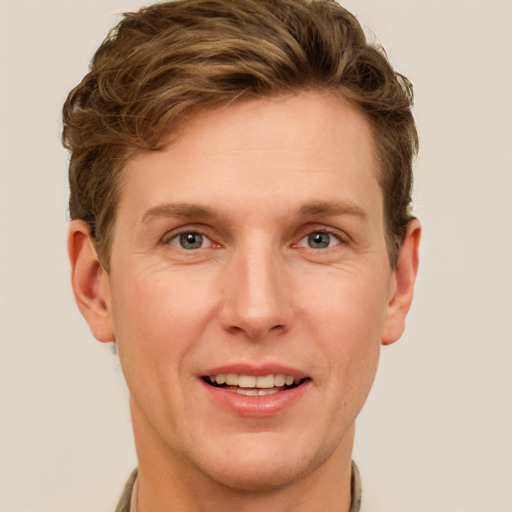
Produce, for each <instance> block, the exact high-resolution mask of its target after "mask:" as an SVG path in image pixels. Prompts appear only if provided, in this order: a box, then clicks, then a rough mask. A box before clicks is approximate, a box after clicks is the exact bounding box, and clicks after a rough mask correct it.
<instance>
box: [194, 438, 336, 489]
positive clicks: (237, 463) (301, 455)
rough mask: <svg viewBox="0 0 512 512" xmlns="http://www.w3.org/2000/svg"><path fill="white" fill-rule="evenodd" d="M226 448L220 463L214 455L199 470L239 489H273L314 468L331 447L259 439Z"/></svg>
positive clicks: (326, 456) (327, 455) (285, 485)
mask: <svg viewBox="0 0 512 512" xmlns="http://www.w3.org/2000/svg"><path fill="white" fill-rule="evenodd" d="M226 452H227V453H226ZM226 452H224V454H223V455H222V457H221V459H220V460H222V462H221V463H218V461H219V458H218V457H215V456H213V457H212V458H211V459H210V461H208V462H210V463H209V464H208V463H207V464H204V465H203V467H202V470H203V472H204V473H205V474H206V475H207V476H208V477H209V478H211V479H212V480H214V481H217V482H218V483H220V484H222V485H224V486H226V487H228V488H230V489H237V490H239V491H241V492H272V491H277V490H279V489H282V488H284V487H287V486H289V485H292V484H294V483H296V482H298V481H300V480H301V479H302V478H304V477H306V476H307V475H308V474H310V473H312V472H313V471H315V469H317V468H318V467H319V466H321V465H322V463H323V462H325V460H326V459H328V458H329V456H330V454H331V453H332V450H325V452H326V453H323V452H322V451H321V450H318V451H315V450H314V449H313V447H312V446H311V445H308V446H303V447H302V450H301V449H300V446H297V445H296V444H295V446H290V445H288V444H287V443H286V442H283V440H281V442H279V443H264V442H262V440H261V439H259V440H254V441H253V442H251V443H250V446H248V445H246V446H245V447H243V445H242V446H239V445H236V444H235V445H234V446H233V448H232V449H231V450H229V451H226ZM319 452H320V453H319ZM212 455H213V454H212ZM203 462H205V461H204V459H203Z"/></svg>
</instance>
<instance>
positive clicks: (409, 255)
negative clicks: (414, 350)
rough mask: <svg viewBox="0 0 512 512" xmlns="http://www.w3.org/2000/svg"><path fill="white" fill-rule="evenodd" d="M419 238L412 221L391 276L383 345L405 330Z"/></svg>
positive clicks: (415, 271)
mask: <svg viewBox="0 0 512 512" xmlns="http://www.w3.org/2000/svg"><path fill="white" fill-rule="evenodd" d="M420 238H421V224H420V223H419V221H418V220H417V219H413V220H411V221H410V222H409V224H408V225H407V231H406V234H405V239H404V241H403V244H402V247H401V248H400V254H399V256H398V263H397V265H396V268H395V270H394V271H393V273H392V275H391V282H390V297H389V302H388V306H387V311H386V316H385V319H384V329H383V333H382V344H383V345H390V344H391V343H394V342H395V341H397V340H398V339H399V338H400V336H402V334H403V332H404V330H405V318H406V317H407V313H408V312H409V308H410V307H411V303H412V297H413V293H414V283H415V281H416V274H417V273H418V258H419V246H420Z"/></svg>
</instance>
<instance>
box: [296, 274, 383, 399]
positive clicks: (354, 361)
mask: <svg viewBox="0 0 512 512" xmlns="http://www.w3.org/2000/svg"><path fill="white" fill-rule="evenodd" d="M318 284H319V280H318V279H317V280H316V285H317V286H316V287H309V289H310V290H311V289H316V290H317V292H316V293H314V294H313V293H309V294H306V295H307V297H308V299H307V301H306V300H305V304H306V307H305V309H304V318H305V321H304V323H303V325H304V328H305V329H307V330H309V333H308V334H309V336H310V338H311V339H313V340H315V343H316V351H317V352H318V353H320V354H324V355H325V356H326V361H327V364H328V365H329V370H328V372H326V374H325V375H329V378H330V384H329V385H332V387H333V389H332V391H333V393H335V394H338V393H339V390H341V392H342V394H343V395H344V396H351V397H352V396H354V395H355V396H356V397H359V398H357V400H358V401H360V400H361V398H362V400H363V401H364V398H365V397H366V393H367V392H368V390H369V388H370V386H371V383H372V381H373V378H374V375H375V372H376V368H377V364H378V359H379V353H380V344H381V339H382V330H383V321H384V314H385V311H386V306H387V293H388V292H387V287H386V283H385V281H384V280H383V279H381V278H375V277H374V275H373V274H372V273H367V274H364V273H359V274H357V275H356V274H348V273H341V272H339V273H337V274H336V275H331V276H330V279H329V280H328V286H326V287H325V288H324V291H322V292H321V293H319V292H318V289H319V287H318ZM325 290H328V291H327V292H325ZM319 378H322V376H319ZM359 395H360V396H359Z"/></svg>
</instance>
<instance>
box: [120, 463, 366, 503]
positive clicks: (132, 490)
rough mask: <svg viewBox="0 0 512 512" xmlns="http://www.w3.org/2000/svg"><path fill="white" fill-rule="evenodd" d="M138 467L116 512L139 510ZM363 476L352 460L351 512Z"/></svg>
mask: <svg viewBox="0 0 512 512" xmlns="http://www.w3.org/2000/svg"><path fill="white" fill-rule="evenodd" d="M137 474H138V469H135V470H134V471H133V472H132V474H131V475H130V478H129V479H128V482H126V485H125V487H124V491H123V494H122V496H121V499H120V500H119V504H118V505H117V508H116V511H115V512H137V492H138V480H137ZM361 490H362V489H361V476H360V475H359V470H358V469H357V466H356V463H355V462H354V461H352V475H351V478H350V492H351V496H352V501H351V504H350V510H349V512H360V509H361Z"/></svg>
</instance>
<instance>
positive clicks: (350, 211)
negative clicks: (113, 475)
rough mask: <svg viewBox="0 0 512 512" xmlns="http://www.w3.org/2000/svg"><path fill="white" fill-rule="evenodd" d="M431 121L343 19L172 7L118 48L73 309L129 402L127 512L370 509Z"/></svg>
mask: <svg viewBox="0 0 512 512" xmlns="http://www.w3.org/2000/svg"><path fill="white" fill-rule="evenodd" d="M411 103H412V92H411V87H410V84H409V82H408V81H407V80H406V79H405V78H404V77H402V76H401V75H399V74H397V73H395V72H394V71H393V69H392V68H391V66H390V65H389V63H388V61H387V60H386V58H385V56H384V55H383V53H382V52H381V51H380V50H379V49H378V48H374V47H372V46H371V45H369V44H368V43H367V42H366V40H365V37H364V34H363V31H362V30H361V27H360V26H359V24H358V22H357V21H356V20H355V18H354V17H353V16H352V15H351V14H350V13H348V12H347V11H346V10H345V9H343V8H342V7H341V6H339V5H338V4H337V3H335V2H332V1H329V0H320V1H308V0H277V1H276V0H236V1H229V0H183V1H176V2H169V3H163V4H158V5H154V6H152V7H148V8H145V9H142V10H141V11H140V12H138V13H134V14H127V15H125V17H124V19H123V21H122V22H121V23H120V24H119V25H118V27H116V29H115V30H114V31H113V32H112V33H111V34H110V35H109V37H108V38H107V39H106V41H105V42H104V43H103V45H102V46H101V47H100V48H99V50H98V51H97V53H96V55H95V57H94V59H93V61H92V64H91V71H90V73H89V74H88V75H87V76H86V77H85V78H84V79H83V81H82V83H81V84H79V85H78V86H77V87H76V88H75V89H74V90H73V91H72V92H71V93H70V95H69V97H68V100H67V102H66V104H65V106H64V134H63V140H64V144H65V146H66V147H67V148H68V149H69V151H70V155H71V159H70V187H71V197H70V213H71V217H72V221H71V224H70V229H69V254H70V259H71V265H72V284H73V289H74V293H75V297H76V300H77V303H78V306H79V308H80V310H81V312H82V314H83V315H84V317H85V319H86V320H87V322H88V324H89V326H90V329H91V331H92V333H93V335H94V336H95V337H96V338H97V339H98V340H99V341H102V342H110V341H115V342H116V346H117V350H118V352H119V357H120V361H121V364H122V368H123V372H124V375H125V378H126V382H127V385H128V389H129V392H130V410H131V415H132V421H133V429H134V436H135V443H136V449H137V455H138V461H139V466H138V471H135V472H134V474H133V475H132V478H131V479H130V481H129V482H128V485H127V488H126V490H125V493H124V495H123V498H122V500H121V503H120V504H119V506H118V509H117V510H119V511H128V510H130V511H131V512H134V511H138V512H152V511H154V512H164V511H167V510H169V511H171V510H172V511H201V512H208V511H219V510H239V511H244V512H245V511H247V512H250V511H253V510H254V511H256V510H257V511H262V510H265V511H272V512H283V511H295V512H301V511H320V510H321V511H325V512H334V511H345V512H346V511H349V510H350V511H356V510H359V502H360V495H359V493H360V490H359V477H358V474H357V469H356V467H355V465H353V464H352V462H351V452H352V444H353V437H354V421H355V418H356V416H357V414H358V412H359V410H360V408H361V407H362V405H363V403H364V401H365V399H366V396H367V394H368V392H369V389H370V387H371V384H372V381H373V378H374V375H375V372H376V368H377V362H378V357H379V350H380V346H381V344H384V345H385V344H390V343H393V342H394V341H396V340H397V339H398V338H399V337H400V336H401V334H402V332H403V330H404V322H405V317H406V314H407V312H408V310H409V307H410V304H411V300H412V294H413V287H414V281H415V277H416V271H417V266H418V245H419V239H420V225H419V223H418V221H417V220H416V219H414V218H413V216H412V215H411V213H410V202H411V183H412V173H411V165H412V160H413V156H414V154H415V151H416V147H417V136H416V130H415V127H414V121H413V118H412V114H411V111H410V106H411Z"/></svg>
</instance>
